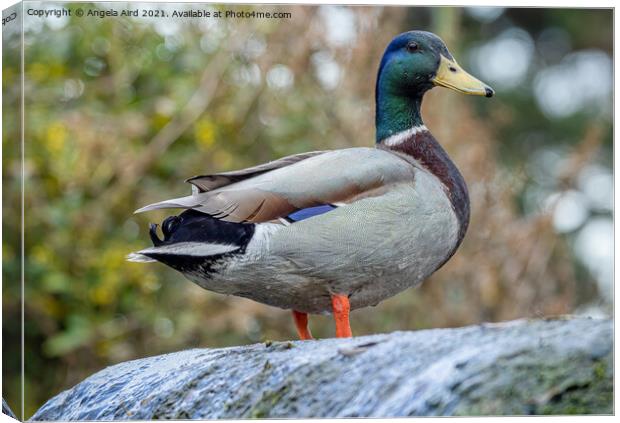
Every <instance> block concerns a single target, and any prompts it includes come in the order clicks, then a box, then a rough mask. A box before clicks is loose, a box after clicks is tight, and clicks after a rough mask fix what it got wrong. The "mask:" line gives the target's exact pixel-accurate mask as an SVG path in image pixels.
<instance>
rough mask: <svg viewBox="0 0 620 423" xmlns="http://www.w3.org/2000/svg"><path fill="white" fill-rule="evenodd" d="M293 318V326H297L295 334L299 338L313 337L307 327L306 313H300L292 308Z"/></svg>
mask: <svg viewBox="0 0 620 423" xmlns="http://www.w3.org/2000/svg"><path fill="white" fill-rule="evenodd" d="M293 319H294V320H295V327H296V328H297V334H298V335H299V339H301V340H302V341H303V340H306V339H313V338H312V333H310V329H309V328H308V313H302V312H301V311H297V310H293Z"/></svg>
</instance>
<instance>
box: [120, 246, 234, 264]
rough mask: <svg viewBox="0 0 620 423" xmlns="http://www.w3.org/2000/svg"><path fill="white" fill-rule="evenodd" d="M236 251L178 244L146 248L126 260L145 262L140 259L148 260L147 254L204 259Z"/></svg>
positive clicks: (225, 247)
mask: <svg viewBox="0 0 620 423" xmlns="http://www.w3.org/2000/svg"><path fill="white" fill-rule="evenodd" d="M238 249H239V246H237V245H230V244H209V243H205V242H178V243H176V244H170V245H160V246H159V247H151V248H146V249H144V250H140V251H138V252H137V253H131V254H129V255H128V256H127V260H129V261H134V262H145V261H146V260H144V259H143V258H142V257H146V258H147V259H148V258H149V257H148V256H147V254H170V255H177V256H194V257H206V256H214V255H218V254H225V253H230V252H232V251H235V250H238ZM151 260H152V259H151ZM152 261H154V260H152Z"/></svg>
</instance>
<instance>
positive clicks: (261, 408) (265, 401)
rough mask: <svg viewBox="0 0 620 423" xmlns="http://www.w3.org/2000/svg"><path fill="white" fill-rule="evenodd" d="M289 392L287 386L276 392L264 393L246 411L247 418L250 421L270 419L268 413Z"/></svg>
mask: <svg viewBox="0 0 620 423" xmlns="http://www.w3.org/2000/svg"><path fill="white" fill-rule="evenodd" d="M288 391H289V386H288V385H283V386H282V387H280V389H278V390H277V391H266V392H265V393H263V396H262V397H261V398H260V400H258V402H257V403H256V404H254V406H253V407H252V408H251V409H250V410H249V411H248V413H247V416H248V417H250V418H252V419H263V418H267V417H270V415H269V413H270V411H271V409H272V408H273V406H274V405H276V404H277V403H278V402H280V400H281V399H282V397H283V396H284V395H285V394H286V393H287V392H288Z"/></svg>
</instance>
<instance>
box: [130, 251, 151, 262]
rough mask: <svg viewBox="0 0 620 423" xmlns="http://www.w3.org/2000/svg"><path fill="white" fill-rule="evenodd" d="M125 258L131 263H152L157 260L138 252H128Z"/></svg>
mask: <svg viewBox="0 0 620 423" xmlns="http://www.w3.org/2000/svg"><path fill="white" fill-rule="evenodd" d="M125 259H127V261H130V262H132V263H153V262H156V261H157V260H155V259H152V258H150V257H147V256H145V255H142V254H140V253H129V254H127V256H126V257H125Z"/></svg>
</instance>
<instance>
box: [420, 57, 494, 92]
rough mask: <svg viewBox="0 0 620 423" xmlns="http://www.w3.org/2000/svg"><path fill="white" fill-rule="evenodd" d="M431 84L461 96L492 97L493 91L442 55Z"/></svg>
mask: <svg viewBox="0 0 620 423" xmlns="http://www.w3.org/2000/svg"><path fill="white" fill-rule="evenodd" d="M432 82H433V84H435V85H439V86H442V87H446V88H450V89H452V90H455V91H458V92H460V93H463V94H470V95H483V96H485V97H493V94H495V91H493V88H491V87H489V86H488V85H487V84H485V83H484V82H482V81H480V80H478V79H476V78H474V77H473V76H471V75H470V74H468V73H467V72H465V71H464V70H463V68H461V67H460V66H459V64H458V63H456V61H454V60H450V59H447V58H446V57H444V56H443V55H442V56H441V60H440V62H439V69H437V75H435V77H434V78H433V79H432Z"/></svg>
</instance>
